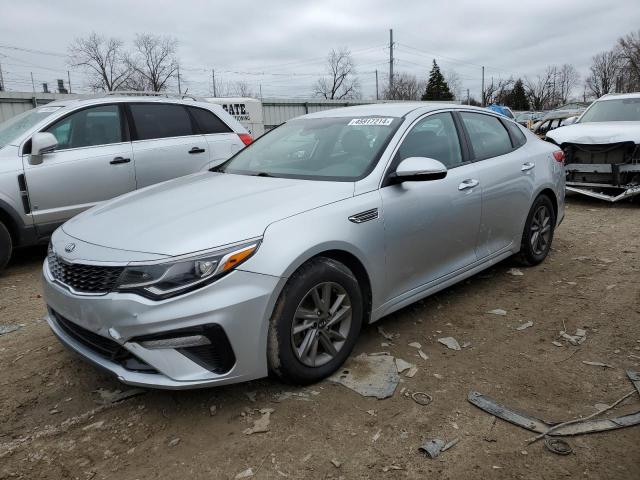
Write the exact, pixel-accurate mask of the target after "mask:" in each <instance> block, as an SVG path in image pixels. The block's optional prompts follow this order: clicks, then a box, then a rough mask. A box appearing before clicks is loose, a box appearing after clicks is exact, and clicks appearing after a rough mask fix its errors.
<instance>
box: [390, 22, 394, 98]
mask: <svg viewBox="0 0 640 480" xmlns="http://www.w3.org/2000/svg"><path fill="white" fill-rule="evenodd" d="M389 93H391V95H392V96H393V28H391V29H389Z"/></svg>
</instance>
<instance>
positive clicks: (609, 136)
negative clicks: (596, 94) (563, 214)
mask: <svg viewBox="0 0 640 480" xmlns="http://www.w3.org/2000/svg"><path fill="white" fill-rule="evenodd" d="M546 139H547V140H548V141H551V142H553V143H555V144H557V145H559V146H560V147H561V148H562V149H563V150H564V153H565V170H566V173H567V182H566V185H567V190H568V191H571V192H577V193H582V194H584V195H589V196H591V197H595V198H599V199H602V200H607V201H609V202H617V201H618V200H622V199H624V198H629V197H632V196H634V195H639V194H640V93H627V94H608V95H604V96H603V97H601V98H599V99H598V100H596V101H595V102H593V103H592V104H591V106H590V107H589V108H588V109H587V110H586V111H585V112H584V113H583V114H582V115H581V116H580V117H579V118H578V120H577V121H576V122H575V123H574V124H573V125H569V126H566V127H560V128H558V129H556V130H553V131H550V132H549V133H547V136H546Z"/></svg>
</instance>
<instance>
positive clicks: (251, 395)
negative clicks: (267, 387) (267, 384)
mask: <svg viewBox="0 0 640 480" xmlns="http://www.w3.org/2000/svg"><path fill="white" fill-rule="evenodd" d="M244 394H245V395H246V397H247V398H248V399H249V401H250V402H251V403H255V401H256V396H257V395H258V392H256V391H255V390H253V391H251V392H244Z"/></svg>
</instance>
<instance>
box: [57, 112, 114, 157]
mask: <svg viewBox="0 0 640 480" xmlns="http://www.w3.org/2000/svg"><path fill="white" fill-rule="evenodd" d="M45 131H46V132H49V133H51V134H53V136H54V137H56V140H58V150H66V149H68V148H81V147H92V146H95V145H108V144H110V143H120V142H122V141H124V140H123V138H122V125H121V121H120V109H119V108H118V106H117V105H104V106H101V107H92V108H85V109H84V110H79V111H77V112H75V113H72V114H71V115H68V116H66V117H65V118H63V119H62V120H59V121H57V122H56V123H54V124H53V125H51V126H50V127H48V128H47V129H46V130H45Z"/></svg>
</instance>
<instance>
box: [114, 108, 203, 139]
mask: <svg viewBox="0 0 640 480" xmlns="http://www.w3.org/2000/svg"><path fill="white" fill-rule="evenodd" d="M132 105H169V106H176V107H180V108H182V109H183V110H184V111H185V113H186V114H187V118H188V119H189V124H190V125H191V133H190V134H189V135H174V136H171V137H155V138H144V139H141V138H140V134H139V133H138V128H137V125H136V122H135V119H134V118H133V110H132V109H131V106H132ZM127 112H128V114H127V118H128V119H129V120H130V125H131V126H132V127H133V128H131V132H132V136H131V141H132V142H151V141H154V140H166V139H169V138H185V137H196V136H200V135H202V134H201V133H200V131H199V130H200V129H199V128H198V127H197V125H196V123H195V120H194V119H193V116H192V115H191V114H190V113H189V109H188V108H187V106H186V105H183V104H182V103H171V102H127Z"/></svg>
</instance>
